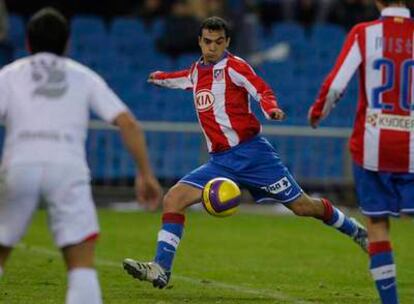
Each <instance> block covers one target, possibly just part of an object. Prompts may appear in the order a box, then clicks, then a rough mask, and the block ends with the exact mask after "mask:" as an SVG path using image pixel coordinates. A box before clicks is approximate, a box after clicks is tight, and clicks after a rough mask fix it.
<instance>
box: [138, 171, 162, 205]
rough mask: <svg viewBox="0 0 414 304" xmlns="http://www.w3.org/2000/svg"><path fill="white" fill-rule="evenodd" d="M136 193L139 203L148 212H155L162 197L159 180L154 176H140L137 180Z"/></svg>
mask: <svg viewBox="0 0 414 304" xmlns="http://www.w3.org/2000/svg"><path fill="white" fill-rule="evenodd" d="M135 192H136V196H137V198H138V201H139V202H140V203H142V204H143V205H144V206H145V207H146V208H147V209H148V210H150V211H155V210H156V209H157V208H158V206H159V204H160V202H161V197H162V188H161V186H160V184H159V183H158V180H157V179H156V178H155V177H154V176H153V175H152V174H149V175H141V174H140V175H139V176H137V177H136V179H135Z"/></svg>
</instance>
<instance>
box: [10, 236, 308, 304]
mask: <svg viewBox="0 0 414 304" xmlns="http://www.w3.org/2000/svg"><path fill="white" fill-rule="evenodd" d="M15 248H16V249H21V250H25V251H28V252H32V253H37V254H41V255H48V256H53V257H60V256H61V254H60V252H58V251H57V250H50V249H47V248H44V247H38V246H31V245H27V244H24V243H20V244H18V245H17V246H16V247H15ZM95 261H96V262H95V263H96V265H100V266H108V267H117V268H120V269H121V268H122V267H121V262H119V263H117V262H114V261H110V260H106V259H100V258H96V260H95ZM173 277H174V279H177V280H181V281H185V282H189V283H191V284H195V285H202V286H205V287H208V286H211V287H218V288H222V289H227V290H233V291H236V292H240V293H244V294H251V295H256V296H262V297H268V298H272V299H273V300H280V301H289V303H292V304H312V303H314V302H308V301H306V300H301V299H297V298H294V297H290V296H288V295H286V294H284V293H282V292H278V291H270V290H263V289H253V288H249V287H241V286H237V285H232V284H228V283H223V282H218V281H212V280H206V281H208V283H203V282H202V280H200V279H196V278H191V277H187V276H182V275H177V274H174V276H173Z"/></svg>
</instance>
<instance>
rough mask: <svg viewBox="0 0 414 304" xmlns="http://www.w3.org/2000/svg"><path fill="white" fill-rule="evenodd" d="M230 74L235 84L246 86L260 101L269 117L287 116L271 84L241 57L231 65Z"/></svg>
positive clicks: (276, 118) (277, 119) (281, 118)
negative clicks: (280, 106)
mask: <svg viewBox="0 0 414 304" xmlns="http://www.w3.org/2000/svg"><path fill="white" fill-rule="evenodd" d="M229 76H230V78H231V80H232V82H233V83H234V84H236V85H237V86H240V87H243V88H245V89H246V91H247V92H249V94H250V95H251V96H252V97H253V98H254V99H256V100H257V101H258V102H259V103H260V107H261V109H262V111H263V113H264V115H265V116H266V118H267V119H271V120H276V121H281V120H284V119H285V118H286V114H285V113H284V112H283V110H282V109H280V108H279V106H278V104H277V100H276V96H275V94H274V93H273V91H272V89H271V88H270V86H269V85H268V84H267V83H266V82H265V81H264V80H263V79H262V78H260V77H259V76H258V75H257V74H256V73H255V72H254V70H253V69H252V67H251V66H250V65H249V64H247V63H246V62H245V61H243V60H240V59H239V60H234V61H232V62H231V63H230V67H229Z"/></svg>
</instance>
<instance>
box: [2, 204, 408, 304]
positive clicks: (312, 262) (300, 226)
mask: <svg viewBox="0 0 414 304" xmlns="http://www.w3.org/2000/svg"><path fill="white" fill-rule="evenodd" d="M99 216H100V222H101V229H102V234H101V238H100V241H99V245H98V249H97V269H98V271H99V277H100V281H101V285H102V289H103V296H104V302H105V303H114V304H124V303H125V304H126V303H156V304H170V303H171V304H172V303H177V304H178V303H180V304H181V303H192V304H193V303H194V304H197V303H213V304H214V303H220V304H230V303H241V304H247V303H251V304H253V303H254V304H264V303H292V304H295V303H302V304H306V303H329V304H334V303H341V304H343V303H346V304H359V303H360V304H367V303H379V301H378V300H376V293H375V290H374V287H373V283H372V281H371V278H370V276H369V273H368V270H367V265H368V258H367V256H366V255H365V254H364V253H363V252H362V251H361V250H360V249H359V248H358V247H357V246H356V245H355V244H353V242H352V241H350V240H349V239H348V238H347V237H345V236H343V235H341V234H339V233H338V232H336V231H334V230H333V229H329V228H327V227H325V226H324V225H321V224H320V223H319V222H318V221H315V220H312V219H302V218H296V217H291V216H274V215H253V214H238V215H235V216H233V217H231V218H226V219H216V218H213V217H211V216H209V215H207V214H205V213H199V212H193V213H189V214H188V216H187V222H186V227H187V228H186V230H185V234H184V239H183V241H182V243H181V246H180V247H179V250H178V255H177V258H176V263H175V266H174V272H173V277H172V281H171V285H170V286H169V288H167V289H165V290H158V289H154V288H153V287H152V286H151V285H150V284H148V283H146V282H138V281H136V280H133V279H132V278H131V277H129V276H128V275H126V273H124V271H123V270H122V268H121V261H122V259H123V258H124V257H132V258H139V259H141V260H150V259H151V258H152V257H153V253H154V250H155V240H156V234H157V231H158V229H159V223H160V214H148V213H140V212H125V213H120V212H115V211H109V210H101V211H100V212H99ZM413 226H414V223H413V221H412V220H409V219H405V220H400V221H393V222H392V227H393V239H394V248H395V250H396V254H395V256H396V261H397V265H398V271H397V272H398V280H399V282H398V283H399V291H400V297H401V303H402V304H409V303H410V304H412V303H413V301H414V288H413V286H414V259H413V252H414V242H413V231H414V229H413V228H414V227H413ZM65 284H66V276H65V273H64V265H63V263H62V261H61V258H60V255H59V252H58V251H57V250H56V249H55V247H54V246H53V243H52V241H51V237H50V236H49V233H48V232H47V228H46V214H45V212H43V211H41V212H39V213H38V214H36V217H35V218H34V221H33V223H32V225H31V228H30V230H29V233H28V235H27V236H26V237H25V238H24V239H23V241H22V243H21V244H19V246H18V247H17V248H16V250H15V251H14V252H13V254H12V256H11V259H10V260H9V263H8V265H7V268H6V272H5V276H4V277H3V278H2V280H1V281H0V303H7V304H9V303H10V304H12V303H19V304H20V303H42V304H46V303H63V302H64V297H65Z"/></svg>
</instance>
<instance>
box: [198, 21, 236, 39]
mask: <svg viewBox="0 0 414 304" xmlns="http://www.w3.org/2000/svg"><path fill="white" fill-rule="evenodd" d="M204 29H207V30H211V31H221V30H223V31H224V34H225V35H226V38H229V35H230V29H229V26H228V24H227V22H226V20H224V19H223V18H220V17H216V16H213V17H210V18H207V19H205V20H204V21H203V22H202V23H201V25H200V30H199V32H198V36H200V37H201V36H202V34H203V30H204Z"/></svg>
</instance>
